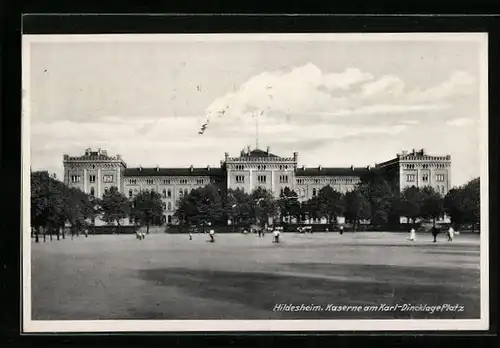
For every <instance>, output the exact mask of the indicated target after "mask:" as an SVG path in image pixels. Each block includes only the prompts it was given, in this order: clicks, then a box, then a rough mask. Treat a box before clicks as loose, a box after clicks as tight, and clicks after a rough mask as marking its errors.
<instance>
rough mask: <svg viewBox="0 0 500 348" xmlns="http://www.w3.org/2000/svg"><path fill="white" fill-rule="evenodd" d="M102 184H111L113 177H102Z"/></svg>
mask: <svg viewBox="0 0 500 348" xmlns="http://www.w3.org/2000/svg"><path fill="white" fill-rule="evenodd" d="M102 181H103V182H113V175H109V174H108V175H103V177H102Z"/></svg>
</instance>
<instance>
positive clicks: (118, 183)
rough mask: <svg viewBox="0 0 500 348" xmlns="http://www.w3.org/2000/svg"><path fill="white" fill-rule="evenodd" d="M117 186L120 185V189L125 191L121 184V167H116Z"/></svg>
mask: <svg viewBox="0 0 500 348" xmlns="http://www.w3.org/2000/svg"><path fill="white" fill-rule="evenodd" d="M116 187H118V191H120V192H122V191H123V190H122V187H121V186H120V167H117V168H116Z"/></svg>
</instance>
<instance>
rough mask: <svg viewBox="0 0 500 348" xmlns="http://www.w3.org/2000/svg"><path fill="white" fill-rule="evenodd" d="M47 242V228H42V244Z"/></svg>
mask: <svg viewBox="0 0 500 348" xmlns="http://www.w3.org/2000/svg"><path fill="white" fill-rule="evenodd" d="M46 241H47V228H46V227H44V228H43V242H44V243H45V242H46Z"/></svg>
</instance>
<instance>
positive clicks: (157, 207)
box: [131, 191, 163, 234]
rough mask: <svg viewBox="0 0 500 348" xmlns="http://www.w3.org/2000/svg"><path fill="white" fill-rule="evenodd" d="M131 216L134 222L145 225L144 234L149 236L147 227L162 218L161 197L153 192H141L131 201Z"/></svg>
mask: <svg viewBox="0 0 500 348" xmlns="http://www.w3.org/2000/svg"><path fill="white" fill-rule="evenodd" d="M131 213H132V214H131V215H132V217H133V218H134V220H135V221H139V222H140V223H141V224H142V225H146V234H149V226H150V225H151V224H153V223H154V222H155V221H158V220H160V221H161V218H162V216H163V202H162V200H161V195H160V194H159V193H158V192H154V191H150V192H149V191H141V192H139V194H137V195H136V196H135V197H134V200H133V201H132V209H131Z"/></svg>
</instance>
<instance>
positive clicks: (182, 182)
mask: <svg viewBox="0 0 500 348" xmlns="http://www.w3.org/2000/svg"><path fill="white" fill-rule="evenodd" d="M180 183H181V184H184V185H186V184H187V183H188V181H187V179H181V180H180Z"/></svg>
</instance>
